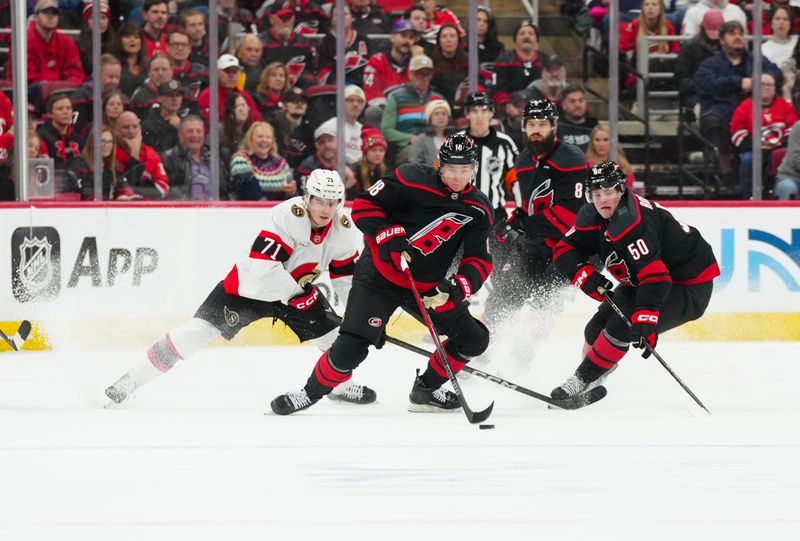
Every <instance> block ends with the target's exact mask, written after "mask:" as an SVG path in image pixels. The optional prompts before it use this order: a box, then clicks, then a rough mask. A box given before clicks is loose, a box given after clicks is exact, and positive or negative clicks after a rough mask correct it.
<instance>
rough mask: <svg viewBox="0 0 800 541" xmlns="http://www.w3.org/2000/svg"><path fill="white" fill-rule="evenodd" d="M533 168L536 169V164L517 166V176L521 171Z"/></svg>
mask: <svg viewBox="0 0 800 541" xmlns="http://www.w3.org/2000/svg"><path fill="white" fill-rule="evenodd" d="M531 169H536V166H535V165H531V166H530V167H517V176H519V174H520V173H524V172H525V171H530V170H531Z"/></svg>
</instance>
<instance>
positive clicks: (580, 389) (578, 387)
mask: <svg viewBox="0 0 800 541" xmlns="http://www.w3.org/2000/svg"><path fill="white" fill-rule="evenodd" d="M616 369H617V367H616V366H615V367H614V368H612V369H610V370H607V371H606V372H604V373H603V375H601V376H600V377H599V378H597V379H596V380H594V381H585V380H583V379H582V378H581V377H580V376H579V375H578V374H577V373H576V374H573V375H571V376H570V377H568V378H567V381H565V382H564V383H562V384H561V385H559V386H558V387H556V388H555V389H553V390H552V391H550V398H555V399H556V400H564V399H565V398H570V397H573V396H577V395H579V394H583V393H586V392H589V391H591V390H592V389H594V388H595V387H598V386H599V385H601V384H602V383H603V382H604V381H605V380H606V378H607V377H608V376H609V374H611V372H613V371H614V370H616Z"/></svg>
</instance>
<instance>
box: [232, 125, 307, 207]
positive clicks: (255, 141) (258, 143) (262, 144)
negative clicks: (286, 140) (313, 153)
mask: <svg viewBox="0 0 800 541" xmlns="http://www.w3.org/2000/svg"><path fill="white" fill-rule="evenodd" d="M292 177H293V174H292V169H291V168H290V167H289V164H288V163H287V162H286V159H285V158H283V156H281V155H280V154H278V143H277V141H276V139H275V130H274V129H273V128H272V126H271V125H270V124H269V123H267V122H263V121H259V122H254V123H253V125H252V126H250V129H249V130H247V133H246V134H245V136H244V141H242V150H240V151H239V152H237V153H236V154H234V155H233V159H232V160H231V189H232V190H235V192H236V195H237V197H238V198H239V199H244V200H248V201H264V200H270V201H275V200H283V199H289V198H290V197H294V196H295V195H297V182H295V180H294V179H293V178H292Z"/></svg>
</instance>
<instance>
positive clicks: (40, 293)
mask: <svg viewBox="0 0 800 541" xmlns="http://www.w3.org/2000/svg"><path fill="white" fill-rule="evenodd" d="M11 265H12V273H11V282H12V283H11V287H12V290H13V293H14V297H15V298H16V299H17V300H18V301H20V302H30V301H39V300H48V299H53V298H55V297H56V296H57V295H58V293H59V291H60V290H61V240H60V238H59V235H58V231H56V230H55V229H54V228H52V227H18V228H17V229H15V230H14V233H13V234H12V235H11Z"/></svg>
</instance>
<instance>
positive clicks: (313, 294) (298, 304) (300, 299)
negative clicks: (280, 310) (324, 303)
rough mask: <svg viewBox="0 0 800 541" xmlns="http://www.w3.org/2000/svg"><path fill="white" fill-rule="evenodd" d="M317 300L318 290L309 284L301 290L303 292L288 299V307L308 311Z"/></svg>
mask: <svg viewBox="0 0 800 541" xmlns="http://www.w3.org/2000/svg"><path fill="white" fill-rule="evenodd" d="M318 300H319V290H318V289H317V288H316V287H314V286H312V285H311V284H309V285H307V286H306V287H305V288H303V292H302V293H300V294H299V295H295V296H294V297H292V298H291V299H289V306H291V307H293V308H297V309H298V310H308V309H309V308H311V307H312V306H314V305H315V304H317V301H318Z"/></svg>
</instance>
